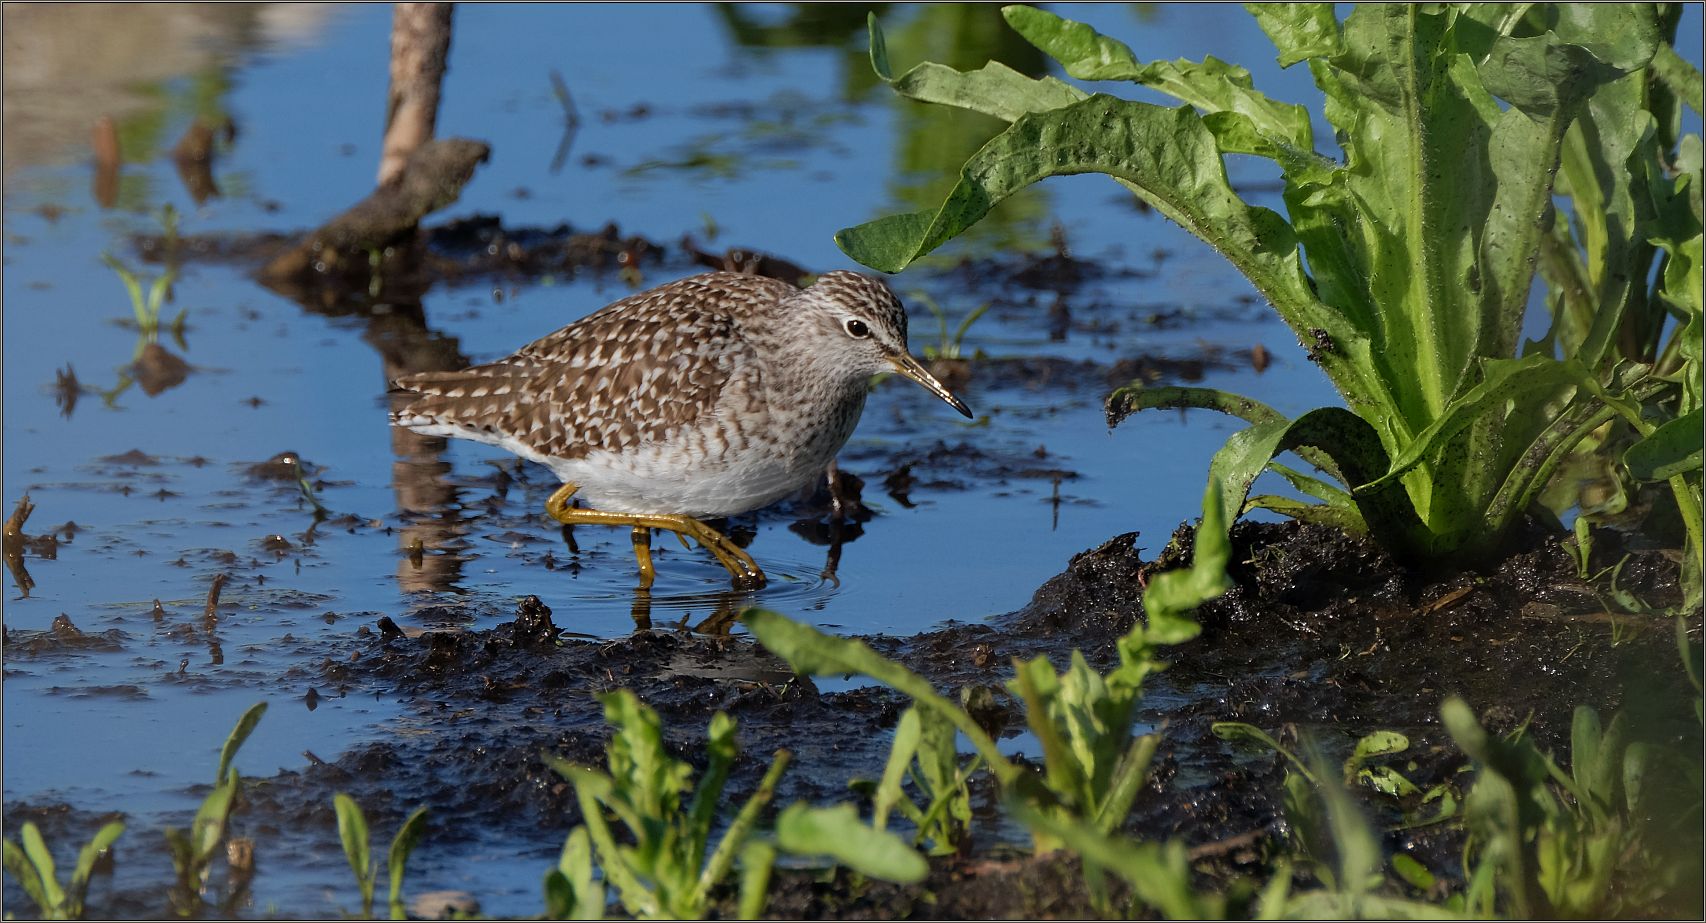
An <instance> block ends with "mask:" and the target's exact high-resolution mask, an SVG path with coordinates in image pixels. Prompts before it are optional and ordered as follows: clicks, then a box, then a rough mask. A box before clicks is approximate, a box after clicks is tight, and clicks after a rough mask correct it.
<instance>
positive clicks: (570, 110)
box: [551, 70, 581, 176]
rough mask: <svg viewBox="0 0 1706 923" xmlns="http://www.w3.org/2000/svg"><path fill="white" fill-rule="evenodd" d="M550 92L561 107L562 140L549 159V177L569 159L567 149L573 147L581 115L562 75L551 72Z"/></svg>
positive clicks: (554, 174) (555, 173)
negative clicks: (554, 153) (554, 95)
mask: <svg viewBox="0 0 1706 923" xmlns="http://www.w3.org/2000/svg"><path fill="white" fill-rule="evenodd" d="M551 92H552V93H554V94H556V97H557V104H558V105H560V106H562V107H563V140H561V141H559V142H557V153H556V155H555V156H553V157H552V158H551V175H552V176H556V175H557V171H559V170H561V169H563V162H564V161H565V160H568V159H569V148H571V147H574V144H575V134H576V133H577V132H579V131H580V127H581V114H580V112H579V110H577V109H575V99H574V97H572V96H570V95H569V85H568V84H567V83H564V82H563V75H562V74H559V73H557V72H556V71H555V70H553V71H551Z"/></svg>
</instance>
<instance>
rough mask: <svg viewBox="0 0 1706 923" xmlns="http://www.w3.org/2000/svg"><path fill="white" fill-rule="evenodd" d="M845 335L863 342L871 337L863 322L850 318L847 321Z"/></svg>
mask: <svg viewBox="0 0 1706 923" xmlns="http://www.w3.org/2000/svg"><path fill="white" fill-rule="evenodd" d="M847 335H848V336H850V337H853V338H854V339H857V340H863V339H864V338H866V337H868V336H870V335H871V328H869V327H867V326H865V322H864V321H862V320H859V319H857V318H851V319H849V320H848V321H847Z"/></svg>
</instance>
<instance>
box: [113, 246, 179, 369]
mask: <svg viewBox="0 0 1706 923" xmlns="http://www.w3.org/2000/svg"><path fill="white" fill-rule="evenodd" d="M101 262H103V263H106V264H107V267H108V268H109V269H111V270H112V271H113V272H115V273H117V274H118V277H119V280H120V281H121V282H123V283H124V288H125V291H126V292H127V293H129V295H130V310H131V315H132V317H133V318H134V319H135V321H136V330H137V339H136V354H135V355H134V356H132V359H138V358H141V356H142V350H143V348H144V347H146V346H147V345H148V344H149V343H154V342H158V341H159V339H160V312H161V310H162V309H164V307H165V303H166V294H167V293H168V292H170V291H171V290H172V280H173V279H174V278H175V276H176V274H177V273H176V270H167V271H166V272H164V273H162V274H161V275H159V276H157V277H155V278H154V279H153V281H152V282H150V283H149V285H148V293H147V294H146V295H144V294H143V291H142V280H141V279H139V278H138V277H137V275H136V273H135V272H133V271H131V269H130V267H129V266H126V265H125V264H124V263H122V262H120V261H119V260H118V258H117V257H115V256H113V255H112V254H110V253H103V254H101ZM188 312H189V309H187V308H185V309H184V310H182V311H179V312H178V316H177V317H176V318H175V319H173V321H172V323H171V325H170V330H171V331H172V335H173V337H175V338H176V339H177V340H178V343H179V346H180V348H181V347H182V346H183V337H184V319H185V318H186V317H187V316H188Z"/></svg>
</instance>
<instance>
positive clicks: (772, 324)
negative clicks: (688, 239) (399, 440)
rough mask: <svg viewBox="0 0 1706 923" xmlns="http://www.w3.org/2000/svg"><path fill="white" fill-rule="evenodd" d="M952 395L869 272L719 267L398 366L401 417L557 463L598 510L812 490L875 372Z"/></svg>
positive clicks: (709, 509)
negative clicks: (543, 328) (489, 351)
mask: <svg viewBox="0 0 1706 923" xmlns="http://www.w3.org/2000/svg"><path fill="white" fill-rule="evenodd" d="M893 370H899V371H901V373H902V374H905V375H907V376H908V377H912V378H914V379H915V380H918V381H920V383H922V384H924V385H925V386H926V387H928V388H930V389H931V390H933V391H936V392H937V393H938V394H939V395H941V396H942V397H943V399H944V400H948V401H949V402H950V403H954V404H955V406H956V407H958V408H959V409H960V410H961V411H962V412H965V411H964V407H963V405H960V404H959V403H958V402H957V400H955V399H953V398H952V396H951V395H948V394H947V392H946V391H945V390H943V389H942V388H941V386H940V385H939V384H937V383H936V382H935V381H934V380H933V379H930V378H929V375H928V373H925V372H924V371H923V370H922V368H919V367H918V366H917V363H916V361H914V360H912V359H911V357H910V355H908V354H907V351H906V314H905V311H904V310H903V309H902V308H901V305H900V302H899V301H897V300H896V299H895V297H894V295H893V294H892V293H890V292H889V290H888V288H887V286H885V285H884V284H883V283H882V282H881V281H879V280H877V279H874V278H871V277H869V276H864V275H860V274H857V273H851V272H830V273H826V274H824V275H823V276H822V277H820V278H819V279H818V280H817V281H816V282H815V283H814V284H813V285H812V286H810V287H808V288H806V289H797V288H795V287H794V286H792V285H789V284H787V283H785V282H779V281H776V280H773V279H767V278H762V277H758V276H749V275H741V274H736V273H727V272H714V273H705V274H703V275H698V276H693V277H690V278H687V279H682V280H680V281H677V282H671V283H669V284H667V285H662V286H659V287H658V288H655V289H652V290H650V291H646V292H641V293H639V294H637V295H631V296H629V297H627V298H623V299H622V300H620V301H617V302H615V303H613V304H611V305H609V306H607V307H605V308H602V309H600V310H598V311H596V312H594V313H592V314H590V315H588V316H587V317H585V318H583V319H581V320H579V321H576V322H575V323H572V324H570V325H568V326H567V327H564V328H562V329H560V330H558V331H556V332H554V333H551V334H549V335H547V336H545V337H542V338H540V339H539V340H536V341H534V342H532V343H529V344H528V345H526V346H524V347H522V348H521V349H519V350H517V351H516V352H515V354H514V355H511V356H507V357H505V358H503V359H499V360H498V361H496V362H492V363H488V364H486V365H480V366H475V367H473V368H469V369H464V370H462V371H458V372H432V373H426V374H420V375H411V376H407V377H405V378H402V379H399V380H398V381H397V385H398V386H399V387H401V388H404V389H407V390H410V391H414V392H415V393H416V394H418V395H419V396H418V397H417V398H415V399H414V400H413V401H411V402H410V403H409V404H407V405H406V406H404V407H403V408H401V409H400V410H399V411H398V412H397V413H396V415H395V416H394V418H393V419H394V422H395V423H397V424H398V425H401V426H407V427H409V428H411V429H414V430H416V431H418V432H423V433H429V434H436V435H448V436H457V437H461V438H467V439H473V440H476V441H480V442H487V443H491V444H494V445H498V446H501V447H503V448H505V449H507V450H509V451H511V452H514V453H516V454H518V455H521V456H523V457H525V458H530V459H532V460H534V461H537V462H540V463H542V464H545V465H548V466H550V467H551V468H552V470H553V471H554V472H555V473H556V474H557V475H558V477H560V478H561V479H562V480H563V481H564V482H565V483H573V484H575V485H577V486H578V487H579V488H580V489H581V493H580V494H579V496H580V497H581V498H582V499H585V500H586V502H587V503H588V504H590V505H591V506H592V507H594V508H596V509H604V510H610V511H615V512H624V513H658V514H662V513H670V514H686V515H689V516H701V517H703V516H722V515H730V514H732V513H737V512H744V511H746V510H750V509H756V508H757V507H760V506H763V505H765V504H768V503H771V502H774V501H775V500H776V499H779V498H780V497H782V496H786V495H787V494H789V493H791V492H793V491H795V490H798V489H799V488H800V487H802V486H804V485H805V484H806V483H808V482H809V481H810V480H811V479H812V478H813V477H816V476H817V475H818V474H820V473H821V472H822V471H823V470H824V467H825V466H826V465H827V464H828V463H829V462H830V461H831V460H833V459H834V457H835V453H836V452H837V451H839V450H840V448H841V446H842V445H843V444H844V443H845V442H846V441H847V438H848V436H850V435H851V434H852V432H853V427H854V426H855V425H856V424H857V422H858V419H859V414H860V411H861V410H862V409H863V407H864V403H865V393H866V390H867V382H868V380H869V378H870V376H871V375H872V374H874V373H876V372H881V371H893Z"/></svg>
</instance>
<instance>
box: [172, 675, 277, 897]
mask: <svg viewBox="0 0 1706 923" xmlns="http://www.w3.org/2000/svg"><path fill="white" fill-rule="evenodd" d="M266 710H267V703H265V702H261V703H258V704H256V705H254V706H252V707H250V708H249V710H248V711H245V712H244V713H243V715H242V717H240V718H238V719H237V724H236V726H235V727H233V728H232V729H231V735H230V736H229V737H227V738H226V739H225V745H224V746H223V747H221V748H220V751H219V769H218V771H217V772H216V773H215V774H214V778H215V780H216V781H215V783H214V786H213V791H211V792H209V793H208V795H207V798H206V799H204V800H203V801H202V803H201V808H200V809H199V810H197V811H196V814H195V819H194V820H193V821H192V822H191V823H190V829H189V830H188V831H187V832H186V831H183V830H179V829H177V828H176V827H167V828H166V830H165V837H166V846H167V849H168V850H169V851H170V853H171V856H172V868H173V869H174V870H175V871H176V873H177V884H176V886H175V887H174V888H173V890H172V908H173V910H174V911H176V913H177V914H178V915H179V916H181V917H193V916H197V915H199V914H200V913H201V911H202V908H203V907H204V906H205V904H206V900H205V895H206V892H207V884H208V878H209V876H210V874H211V873H212V871H213V859H214V857H215V856H216V855H218V853H219V849H220V846H221V845H222V844H223V843H224V841H225V832H226V828H227V826H228V824H229V822H230V820H231V811H232V808H233V807H234V805H235V802H236V798H237V790H238V787H239V786H240V784H241V781H242V780H241V777H240V776H238V774H237V770H236V769H235V768H233V767H232V766H231V761H232V760H233V759H235V758H236V756H237V751H238V749H239V748H241V747H242V746H243V742H244V741H246V740H248V739H249V735H250V734H251V733H253V732H254V730H255V725H256V724H258V723H260V720H261V716H262V715H264V714H266Z"/></svg>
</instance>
